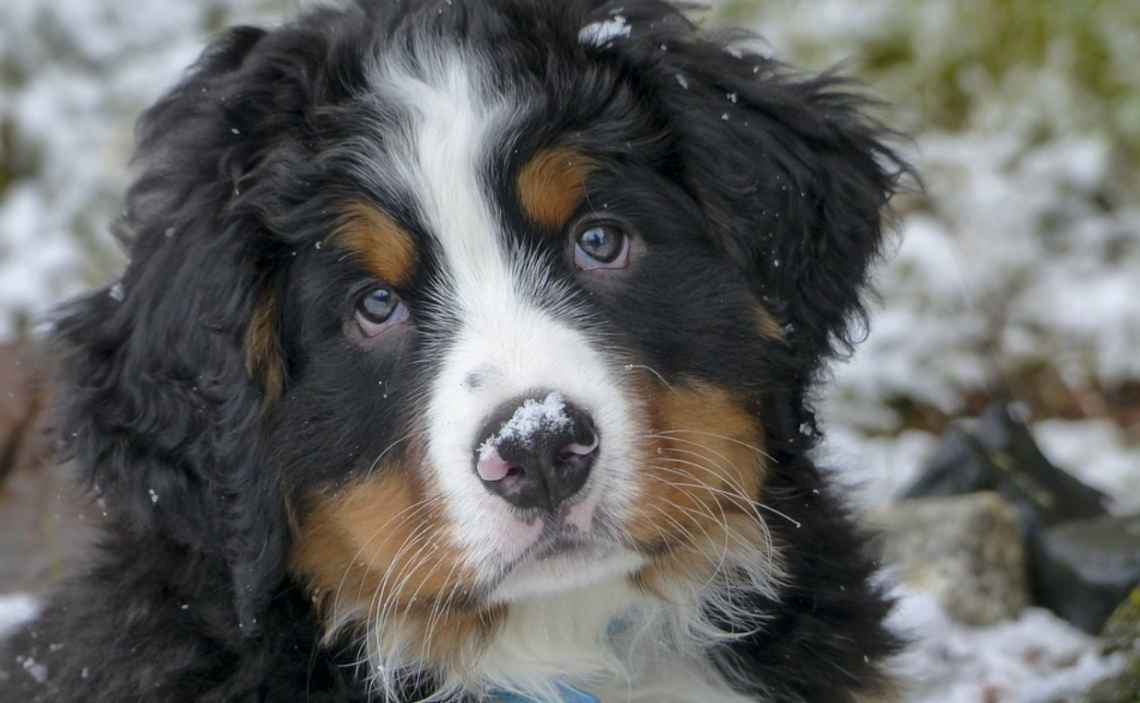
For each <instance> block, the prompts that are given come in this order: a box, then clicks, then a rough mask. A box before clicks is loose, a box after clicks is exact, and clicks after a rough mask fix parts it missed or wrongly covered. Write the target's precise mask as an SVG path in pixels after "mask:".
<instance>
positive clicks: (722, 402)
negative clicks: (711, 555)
mask: <svg viewBox="0 0 1140 703" xmlns="http://www.w3.org/2000/svg"><path fill="white" fill-rule="evenodd" d="M649 414H650V418H651V434H652V435H654V438H653V439H652V440H651V441H650V442H649V443H648V446H647V447H646V452H647V456H646V458H645V460H644V465H643V466H642V467H641V469H640V476H641V495H640V497H639V499H638V505H637V507H636V508H635V513H634V516H633V518H632V519H631V520H630V521H629V523H628V524H627V527H628V529H629V530H630V533H631V534H632V536H633V537H634V539H636V540H637V541H638V542H639V543H642V544H646V545H653V546H654V547H655V548H656V549H657V550H659V551H662V552H665V553H668V552H671V551H673V550H675V549H678V548H682V547H688V546H693V545H694V543H696V542H705V541H708V540H712V541H716V540H717V539H718V538H721V537H722V536H723V530H724V528H725V524H726V523H727V524H728V526H729V527H734V528H737V527H739V526H741V525H743V524H745V523H748V522H751V523H752V524H753V525H755V524H756V522H757V518H756V513H755V510H756V509H755V507H754V501H756V500H758V499H759V497H760V496H759V493H760V487H761V484H762V482H763V470H764V465H763V458H762V454H761V452H762V450H763V441H764V433H763V430H762V428H761V427H760V426H759V424H758V423H757V421H756V420H755V418H754V417H753V415H752V413H751V412H750V411H749V410H748V408H746V407H745V406H744V405H743V404H742V403H741V402H740V401H739V400H738V399H737V398H735V397H733V395H732V394H731V393H730V392H729V391H727V390H725V389H723V388H719V387H716V386H713V385H710V384H705V383H690V384H687V385H677V386H674V388H673V390H671V391H670V390H668V389H661V390H654V392H653V396H652V398H651V400H650V413H649ZM732 516H741V517H743V518H744V521H743V522H741V521H740V520H737V519H735V518H732ZM729 518H732V519H731V520H729ZM756 527H757V528H758V525H757V526H756ZM722 544H723V540H722Z"/></svg>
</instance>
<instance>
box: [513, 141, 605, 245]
mask: <svg viewBox="0 0 1140 703" xmlns="http://www.w3.org/2000/svg"><path fill="white" fill-rule="evenodd" d="M593 169H594V164H593V162H592V161H591V160H590V159H589V158H587V157H585V156H583V155H581V154H579V153H578V152H576V151H574V150H573V149H568V148H565V147H555V148H551V149H545V150H543V151H540V152H539V153H538V154H536V155H535V156H534V157H533V158H532V159H531V160H530V161H528V162H527V163H526V165H525V166H523V167H522V170H521V171H519V177H518V195H519V200H520V202H521V203H522V207H523V211H524V212H525V213H526V214H527V215H528V216H530V218H531V219H532V220H534V221H535V222H537V223H539V224H541V225H545V226H546V227H550V228H552V229H559V230H560V229H562V228H563V227H564V226H566V223H567V221H568V220H569V219H570V217H571V215H573V214H574V211H575V210H577V209H578V206H579V205H580V204H581V203H582V200H583V199H584V198H585V197H586V179H587V178H588V177H589V175H590V173H591V172H592V171H593Z"/></svg>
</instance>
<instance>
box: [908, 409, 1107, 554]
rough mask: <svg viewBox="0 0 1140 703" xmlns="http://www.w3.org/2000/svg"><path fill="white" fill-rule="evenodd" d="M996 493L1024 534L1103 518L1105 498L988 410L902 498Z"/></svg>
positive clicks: (949, 440) (1006, 415)
mask: <svg viewBox="0 0 1140 703" xmlns="http://www.w3.org/2000/svg"><path fill="white" fill-rule="evenodd" d="M975 491H996V492H998V493H1000V494H1001V495H1002V497H1003V498H1005V499H1006V500H1007V501H1009V503H1010V504H1012V505H1013V506H1014V507H1015V508H1016V509H1017V511H1018V514H1019V515H1020V517H1021V524H1022V526H1023V528H1024V529H1025V533H1026V534H1027V535H1028V536H1029V537H1030V538H1032V537H1034V536H1035V535H1036V533H1037V532H1038V531H1039V530H1040V529H1041V528H1043V527H1049V526H1052V525H1057V524H1060V523H1062V522H1066V521H1069V520H1079V519H1084V518H1091V517H1097V516H1099V515H1104V514H1105V504H1106V496H1105V495H1104V494H1103V493H1101V492H1100V491H1098V490H1096V489H1095V488H1092V487H1091V486H1087V485H1085V484H1084V483H1082V482H1081V481H1079V480H1078V479H1076V478H1074V477H1073V476H1071V475H1069V474H1068V473H1066V472H1065V471H1063V470H1061V469H1060V468H1058V467H1056V466H1054V465H1053V464H1052V463H1050V462H1049V460H1048V459H1047V458H1045V455H1044V454H1042V453H1041V450H1040V449H1039V448H1038V447H1037V443H1036V442H1035V441H1034V440H1033V435H1032V433H1031V432H1030V431H1029V428H1028V427H1026V426H1025V424H1024V423H1022V422H1020V421H1018V420H1017V419H1015V418H1014V417H1013V416H1012V415H1011V414H1010V412H1009V410H1008V408H1006V407H1005V406H1004V405H993V406H991V407H990V408H989V409H987V410H986V411H985V412H984V413H982V415H981V417H979V418H978V420H977V422H976V424H974V425H973V426H972V427H971V428H969V429H966V428H965V427H955V428H953V429H951V430H950V431H948V432H947V433H946V435H945V437H944V438H943V440H942V444H941V445H940V446H939V448H938V450H937V451H936V452H935V453H934V456H933V457H932V458H931V459H930V461H928V462H927V464H926V466H924V467H923V469H922V470H921V471H920V473H919V478H918V479H917V480H916V481H915V482H914V483H913V484H911V486H910V487H909V488H908V489H906V491H904V493H903V497H905V498H919V497H930V496H948V495H961V494H964V493H972V492H975Z"/></svg>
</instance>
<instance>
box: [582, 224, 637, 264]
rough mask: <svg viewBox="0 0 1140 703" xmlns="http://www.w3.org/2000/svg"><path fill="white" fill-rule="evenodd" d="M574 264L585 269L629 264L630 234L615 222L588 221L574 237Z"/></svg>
mask: <svg viewBox="0 0 1140 703" xmlns="http://www.w3.org/2000/svg"><path fill="white" fill-rule="evenodd" d="M574 265H575V266H577V267H578V268H580V269H582V270H583V271H590V270H594V269H623V268H625V267H626V266H628V265H629V236H627V235H626V233H625V232H624V231H623V230H622V228H621V227H620V226H619V225H618V224H616V223H613V222H588V223H584V224H583V225H582V226H581V227H579V229H578V233H577V235H576V236H575V238H574Z"/></svg>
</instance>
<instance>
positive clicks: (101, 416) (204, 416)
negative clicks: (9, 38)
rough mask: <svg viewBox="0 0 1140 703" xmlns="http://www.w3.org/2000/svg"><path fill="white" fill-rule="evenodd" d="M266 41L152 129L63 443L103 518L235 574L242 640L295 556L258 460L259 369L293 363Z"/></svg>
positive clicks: (179, 95)
mask: <svg viewBox="0 0 1140 703" xmlns="http://www.w3.org/2000/svg"><path fill="white" fill-rule="evenodd" d="M263 41H265V35H264V33H263V32H262V31H260V30H256V29H251V28H239V29H235V30H231V31H230V32H229V33H228V34H226V35H225V36H224V37H223V38H221V39H219V40H218V41H216V42H215V43H214V44H213V45H212V46H211V47H210V48H209V49H207V50H206V52H205V53H204V54H203V56H202V58H201V59H200V60H199V62H198V63H197V64H195V66H194V67H193V68H192V69H191V71H190V73H189V74H188V75H187V77H186V78H185V79H184V80H183V82H182V83H181V84H179V85H178V86H177V87H176V88H175V89H174V90H173V91H171V92H170V93H168V94H167V95H166V96H165V97H163V98H162V99H161V100H159V101H158V103H156V104H155V105H154V106H153V107H152V108H151V109H150V110H148V111H147V112H146V113H145V114H144V116H143V118H142V119H141V120H140V123H139V128H138V138H139V148H138V153H137V156H136V163H137V165H138V167H139V170H140V173H139V177H138V179H137V180H136V181H135V183H134V185H133V186H132V187H131V189H130V191H129V192H128V196H127V208H126V211H125V213H124V216H123V218H122V221H121V223H120V233H121V238H122V239H124V241H125V242H126V245H127V247H128V249H129V253H130V256H131V261H130V263H129V265H128V267H127V270H126V272H125V274H124V275H123V277H122V279H121V281H120V282H118V283H116V284H115V285H114V286H111V287H109V288H108V289H106V290H104V291H101V292H97V293H95V294H93V295H90V296H88V297H86V298H84V299H81V300H79V301H77V302H75V303H73V304H71V305H70V306H68V307H66V308H64V309H63V310H62V311H61V315H60V317H59V319H58V321H57V324H56V330H57V336H58V338H59V340H60V342H61V346H62V347H63V350H64V369H65V371H64V376H65V378H64V383H65V387H64V389H63V390H62V391H61V393H60V394H59V395H60V397H61V398H62V399H63V401H64V408H63V419H64V422H65V431H66V436H65V439H69V440H70V442H71V444H72V447H73V451H74V453H75V455H76V458H77V459H78V461H79V464H80V465H81V466H82V467H83V468H84V470H85V471H86V472H87V475H88V477H89V479H90V481H91V482H92V484H93V486H94V488H95V490H96V491H97V492H98V493H99V494H100V495H101V497H102V498H103V500H104V501H105V502H106V505H107V510H108V511H109V512H111V513H112V517H113V519H115V520H116V521H119V522H120V523H122V524H125V525H127V526H128V529H132V530H139V531H153V532H156V533H158V534H161V535H163V536H164V537H165V538H168V539H169V540H172V541H173V542H174V543H176V544H179V545H182V546H184V547H185V548H188V549H189V550H193V551H196V552H199V553H205V554H209V555H211V556H213V557H217V558H224V559H225V560H226V563H227V564H228V566H229V568H230V569H231V572H232V579H233V587H234V591H235V597H236V606H237V611H238V614H239V623H241V624H242V626H243V628H246V629H247V631H249V630H252V629H253V628H252V625H253V624H254V623H255V622H256V614H257V612H258V610H259V608H260V606H261V603H262V601H263V600H264V599H265V598H266V597H267V595H268V594H269V592H270V591H271V590H272V588H273V587H274V586H276V584H277V583H278V582H279V580H280V578H281V576H282V574H283V561H284V559H285V555H286V552H287V548H288V528H287V521H286V509H285V504H284V497H283V490H282V488H281V487H280V486H278V485H277V484H276V480H275V477H274V475H273V473H272V472H270V471H268V470H265V469H264V467H262V466H260V465H259V458H258V457H259V455H260V454H261V448H260V447H259V434H260V432H259V425H260V423H261V422H262V421H263V413H264V412H265V409H266V405H267V402H268V400H269V397H270V395H271V393H272V391H273V389H274V387H275V386H276V385H277V384H278V382H279V373H278V372H277V371H276V370H274V369H267V368H264V367H265V366H268V365H273V364H279V363H280V362H281V360H280V359H276V358H273V356H274V354H275V353H276V349H277V348H278V347H277V346H276V345H275V344H274V342H273V337H274V336H275V335H276V334H277V331H276V329H275V327H274V322H273V320H274V318H273V315H272V314H271V313H270V314H266V311H265V310H263V309H262V308H261V307H260V306H262V305H264V301H265V299H266V298H267V295H266V286H267V282H269V281H272V280H273V279H274V277H275V276H277V275H278V274H277V273H275V268H274V267H275V265H276V264H275V263H274V259H275V257H276V254H275V253H274V250H273V247H274V244H273V241H272V240H271V238H270V237H269V236H267V234H266V233H265V232H264V231H263V227H262V225H261V224H260V223H259V221H258V217H257V215H256V212H257V205H256V204H255V203H252V202H250V201H249V200H248V198H247V195H248V194H246V193H243V189H244V187H245V184H246V183H247V182H256V181H258V176H257V173H256V169H258V168H263V167H264V162H265V160H266V155H267V153H268V152H269V150H270V149H271V147H272V145H273V144H275V143H276V142H277V141H278V140H279V139H280V137H281V135H280V134H279V133H276V132H278V131H279V130H278V129H277V127H274V128H273V129H270V128H267V127H266V125H267V124H271V123H270V122H269V120H268V119H266V118H267V115H268V113H269V111H271V110H277V109H285V107H284V105H283V101H284V100H285V99H286V98H283V97H282V95H281V94H280V91H281V90H282V87H281V86H282V84H283V82H282V81H280V80H278V81H274V79H275V78H280V76H274V75H261V74H258V73H257V72H261V73H262V74H264V73H265V72H267V71H269V70H270V69H269V68H266V67H263V66H259V65H257V61H256V55H257V53H258V52H259V44H261V43H262V42H263ZM262 63H264V62H262ZM251 64H253V65H251ZM272 70H276V71H282V70H287V68H281V67H276V68H273V69H272ZM284 84H285V85H288V82H284ZM271 91H273V92H271ZM278 119H279V118H278ZM268 297H271V296H268ZM251 362H252V363H251Z"/></svg>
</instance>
